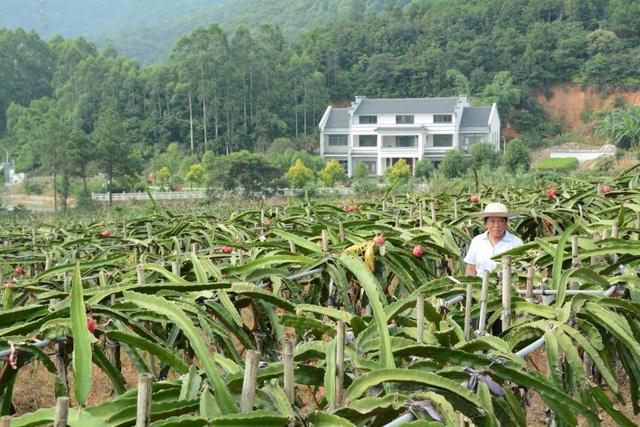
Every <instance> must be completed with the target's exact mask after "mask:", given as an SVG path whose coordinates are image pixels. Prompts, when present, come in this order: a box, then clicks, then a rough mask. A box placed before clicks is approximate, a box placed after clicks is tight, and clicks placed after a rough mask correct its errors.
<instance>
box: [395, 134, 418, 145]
mask: <svg viewBox="0 0 640 427" xmlns="http://www.w3.org/2000/svg"><path fill="white" fill-rule="evenodd" d="M415 146H416V137H415V136H413V135H411V136H396V147H415Z"/></svg>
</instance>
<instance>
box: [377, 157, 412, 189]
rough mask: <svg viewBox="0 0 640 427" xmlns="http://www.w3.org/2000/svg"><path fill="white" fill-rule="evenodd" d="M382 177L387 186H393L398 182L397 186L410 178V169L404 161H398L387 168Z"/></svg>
mask: <svg viewBox="0 0 640 427" xmlns="http://www.w3.org/2000/svg"><path fill="white" fill-rule="evenodd" d="M384 175H385V177H386V178H387V180H388V181H389V184H394V183H395V182H396V181H399V184H404V183H405V182H407V181H409V178H410V177H411V168H410V167H409V165H408V164H407V161H406V160H405V159H400V160H398V161H397V162H395V163H394V164H393V166H391V167H390V168H388V169H387V170H386V171H385V172H384Z"/></svg>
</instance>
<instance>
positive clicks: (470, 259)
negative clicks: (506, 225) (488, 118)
mask: <svg viewBox="0 0 640 427" xmlns="http://www.w3.org/2000/svg"><path fill="white" fill-rule="evenodd" d="M518 246H522V240H521V239H520V238H519V237H516V236H514V235H513V234H511V233H509V232H508V231H505V233H504V236H503V237H502V239H500V241H499V242H498V243H497V244H496V245H495V246H494V245H492V244H491V241H490V240H489V232H487V231H485V232H484V233H482V234H478V235H477V236H476V237H474V238H473V240H471V245H469V251H468V252H467V256H465V257H464V262H465V263H467V264H473V265H475V266H476V275H477V276H478V277H482V272H483V271H484V270H488V271H489V272H492V271H493V270H494V269H495V268H496V266H497V265H498V263H497V262H495V261H493V260H492V259H491V258H493V257H494V256H496V255H500V254H501V253H503V252H506V251H508V250H510V249H513V248H517V247H518Z"/></svg>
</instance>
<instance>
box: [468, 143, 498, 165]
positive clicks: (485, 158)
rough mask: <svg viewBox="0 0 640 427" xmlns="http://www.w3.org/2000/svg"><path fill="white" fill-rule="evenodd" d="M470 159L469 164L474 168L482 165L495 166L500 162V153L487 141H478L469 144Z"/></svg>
mask: <svg viewBox="0 0 640 427" xmlns="http://www.w3.org/2000/svg"><path fill="white" fill-rule="evenodd" d="M470 152H471V160H470V164H469V166H470V167H472V168H474V169H478V170H479V169H481V168H482V167H488V168H495V167H496V166H498V165H499V164H500V154H499V153H498V152H497V151H496V150H495V149H494V148H493V145H492V144H490V143H487V142H480V143H476V144H473V145H472V146H471V150H470Z"/></svg>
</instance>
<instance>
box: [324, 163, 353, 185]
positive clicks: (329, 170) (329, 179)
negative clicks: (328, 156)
mask: <svg viewBox="0 0 640 427" xmlns="http://www.w3.org/2000/svg"><path fill="white" fill-rule="evenodd" d="M346 176H347V173H346V172H345V170H344V168H343V167H342V165H341V164H340V163H338V161H337V160H329V162H327V165H326V166H325V167H324V169H322V170H321V171H320V172H319V173H318V177H320V179H321V180H322V182H323V183H324V185H326V186H327V187H333V186H334V185H336V184H337V183H338V182H340V181H342V180H343V179H345V178H346Z"/></svg>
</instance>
